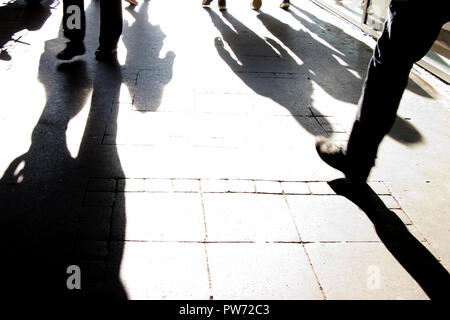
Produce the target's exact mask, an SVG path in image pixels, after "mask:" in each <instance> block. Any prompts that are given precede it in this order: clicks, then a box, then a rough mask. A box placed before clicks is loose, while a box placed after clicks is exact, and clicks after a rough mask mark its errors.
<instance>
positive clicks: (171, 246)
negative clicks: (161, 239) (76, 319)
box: [107, 242, 210, 300]
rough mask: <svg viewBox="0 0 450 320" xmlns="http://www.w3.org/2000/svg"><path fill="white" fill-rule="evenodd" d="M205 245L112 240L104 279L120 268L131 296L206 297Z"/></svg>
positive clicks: (108, 279) (146, 298) (206, 298)
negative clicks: (118, 241)
mask: <svg viewBox="0 0 450 320" xmlns="http://www.w3.org/2000/svg"><path fill="white" fill-rule="evenodd" d="M204 246H205V245H204V244H198V243H155V242H126V243H125V244H123V243H117V242H114V243H112V245H111V253H110V256H111V258H110V260H109V262H108V271H109V272H108V274H107V281H111V279H113V275H114V273H115V272H117V273H118V271H119V270H120V279H121V282H122V284H123V286H124V288H125V291H126V292H127V294H128V299H130V300H148V299H154V300H173V299H178V300H180V299H181V300H184V299H192V300H197V299H199V300H208V299H209V296H210V293H209V282H208V269H207V264H206V255H205V247H204ZM119 268H120V269H119Z"/></svg>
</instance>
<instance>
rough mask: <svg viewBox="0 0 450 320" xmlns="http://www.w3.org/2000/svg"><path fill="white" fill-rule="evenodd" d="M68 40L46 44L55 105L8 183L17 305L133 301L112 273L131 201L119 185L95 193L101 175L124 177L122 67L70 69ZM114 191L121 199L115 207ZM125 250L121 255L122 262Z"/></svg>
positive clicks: (2, 241)
mask: <svg viewBox="0 0 450 320" xmlns="http://www.w3.org/2000/svg"><path fill="white" fill-rule="evenodd" d="M90 9H92V8H90ZM92 36H94V35H92ZM60 42H61V35H60V36H59V38H56V39H52V40H48V41H46V43H45V50H44V52H43V54H42V56H41V59H40V62H39V80H40V82H41V83H42V84H43V85H44V87H45V90H46V97H47V101H46V104H45V106H44V108H43V111H42V114H41V116H40V118H39V120H38V122H37V124H36V126H35V128H34V130H33V133H32V137H31V146H30V148H29V150H28V151H27V152H26V153H25V154H23V155H21V156H19V157H17V158H16V159H15V160H13V161H12V162H11V163H10V165H9V167H8V168H7V170H6V171H5V173H4V175H3V177H2V178H1V180H0V226H1V238H0V252H1V258H2V263H1V265H0V273H1V274H2V275H3V279H4V281H2V289H3V290H4V291H5V292H7V293H8V295H9V297H8V298H11V299H17V298H20V299H26V298H32V299H34V300H36V299H38V300H41V299H45V300H47V301H52V300H53V299H74V298H75V299H79V298H81V299H84V298H89V297H97V298H114V299H125V298H126V293H125V291H124V289H123V287H122V285H121V283H120V279H119V276H118V270H112V271H109V270H108V269H107V261H108V259H109V240H110V234H109V233H110V229H111V227H110V223H111V220H112V219H113V218H114V219H117V220H118V221H121V222H123V223H122V224H121V225H116V234H118V235H120V234H122V235H123V233H124V230H125V223H124V221H125V218H124V216H125V211H124V209H123V208H125V206H121V207H120V208H119V209H116V210H114V217H112V215H113V209H114V208H113V206H114V203H115V202H121V203H124V201H125V200H124V199H123V198H124V194H123V193H120V192H117V182H115V183H114V184H113V185H112V189H111V185H110V186H107V185H106V186H103V187H107V188H108V190H105V189H102V186H100V187H97V188H96V189H94V190H93V191H97V192H94V194H95V196H96V198H95V197H94V199H93V198H92V197H89V195H88V193H87V190H89V188H91V187H92V179H93V178H103V177H114V178H116V177H123V175H124V174H123V171H122V169H121V163H120V159H119V156H118V153H117V149H116V147H115V146H104V145H102V140H103V137H104V133H105V130H106V127H107V125H108V123H111V122H114V121H116V119H115V118H114V117H112V115H114V114H116V113H114V112H113V106H114V102H115V101H118V96H119V92H120V85H121V83H122V75H121V68H120V66H119V65H118V64H117V63H114V62H111V63H96V64H95V65H93V66H91V65H90V64H89V63H88V61H89V60H87V61H84V60H79V59H75V60H74V61H71V62H65V63H60V62H59V61H58V60H56V58H55V55H56V53H57V52H58V51H59V48H60ZM92 74H95V76H92ZM91 94H92V98H91V101H90V102H91V103H90V106H89V97H90V95H91ZM32 107H33V106H32ZM36 107H37V106H36ZM85 108H90V109H89V110H86V114H87V120H86V122H85V127H84V131H83V130H82V129H80V130H81V132H80V133H81V134H82V138H81V139H80V140H81V142H80V144H79V149H78V152H76V151H74V150H73V149H72V150H69V147H68V133H67V132H68V127H69V122H70V121H71V120H72V119H73V118H74V117H75V116H77V115H79V114H80V113H81V112H83V109H85ZM24 116H27V115H24ZM111 134H113V133H111ZM111 172H113V173H111ZM102 191H108V192H109V193H106V192H102ZM105 194H107V195H108V196H109V198H108V200H111V201H109V202H105V197H104V196H105ZM121 208H122V210H121ZM122 247H123V245H122V246H120V245H119V246H118V247H117V248H115V255H116V256H117V257H119V259H120V258H121V256H122ZM72 265H77V266H79V267H80V269H81V290H76V289H74V290H69V287H68V286H67V280H68V279H69V276H70V275H71V274H70V273H68V272H67V271H68V267H69V266H72ZM74 283H76V281H75V282H74ZM111 288H112V289H111ZM49 299H52V300H49Z"/></svg>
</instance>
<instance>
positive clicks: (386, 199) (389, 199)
mask: <svg viewBox="0 0 450 320" xmlns="http://www.w3.org/2000/svg"><path fill="white" fill-rule="evenodd" d="M379 197H380V199H381V201H383V203H384V204H385V205H386V207H387V208H388V209H401V208H402V207H401V206H400V204H399V203H398V201H397V200H395V198H394V197H393V196H385V195H380V196H379Z"/></svg>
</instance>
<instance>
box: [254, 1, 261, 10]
mask: <svg viewBox="0 0 450 320" xmlns="http://www.w3.org/2000/svg"><path fill="white" fill-rule="evenodd" d="M261 6H262V0H252V9H253V10H259V8H261Z"/></svg>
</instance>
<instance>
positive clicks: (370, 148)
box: [347, 0, 450, 178]
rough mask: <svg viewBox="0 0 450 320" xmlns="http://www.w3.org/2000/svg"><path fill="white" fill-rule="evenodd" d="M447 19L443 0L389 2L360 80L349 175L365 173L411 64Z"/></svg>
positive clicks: (392, 116)
mask: <svg viewBox="0 0 450 320" xmlns="http://www.w3.org/2000/svg"><path fill="white" fill-rule="evenodd" d="M449 20H450V10H449V5H448V2H447V1H446V0H438V1H435V2H433V5H431V4H424V3H422V2H421V1H416V0H409V1H392V2H391V4H390V6H389V16H388V19H387V21H386V23H385V26H384V30H383V33H382V35H381V37H380V38H379V39H378V42H377V45H376V47H375V50H374V53H373V56H372V59H371V61H370V64H369V68H368V73H367V76H366V80H365V83H364V85H363V91H362V96H361V99H360V103H359V112H358V115H357V117H356V120H355V123H354V125H353V129H352V132H351V135H350V140H349V142H348V145H347V160H348V162H349V163H348V165H349V169H350V170H351V171H352V175H354V176H360V177H365V178H367V176H368V174H369V172H370V169H371V168H372V167H373V165H374V164H375V158H376V155H377V150H378V146H379V144H380V143H381V140H382V139H383V137H384V136H385V135H386V134H387V133H388V132H389V130H390V129H391V127H392V125H393V124H394V121H395V118H396V114H397V109H398V106H399V103H400V100H401V97H402V94H403V91H404V90H405V88H406V85H407V83H408V76H409V72H410V71H411V68H412V66H413V64H414V63H415V62H417V61H419V60H420V59H421V58H422V57H423V56H424V55H425V54H426V53H427V52H428V50H429V49H430V48H431V46H432V44H433V43H434V41H435V40H436V38H437V36H438V35H439V32H440V30H441V27H442V25H443V24H444V23H445V22H447V21H449Z"/></svg>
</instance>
